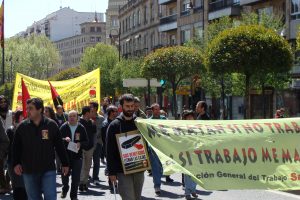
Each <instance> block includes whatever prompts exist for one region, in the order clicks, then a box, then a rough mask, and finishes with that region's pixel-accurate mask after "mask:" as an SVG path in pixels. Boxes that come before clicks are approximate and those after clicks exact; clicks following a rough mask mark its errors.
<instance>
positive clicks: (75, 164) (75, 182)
mask: <svg viewBox="0 0 300 200" xmlns="http://www.w3.org/2000/svg"><path fill="white" fill-rule="evenodd" d="M81 167H82V159H72V158H70V171H69V173H68V175H66V176H64V175H63V174H62V175H61V179H62V184H63V188H62V192H63V193H65V194H66V193H67V192H68V191H69V188H70V186H69V177H70V176H71V177H72V182H71V192H70V198H71V199H73V198H74V199H75V198H77V192H78V186H79V182H80V173H81Z"/></svg>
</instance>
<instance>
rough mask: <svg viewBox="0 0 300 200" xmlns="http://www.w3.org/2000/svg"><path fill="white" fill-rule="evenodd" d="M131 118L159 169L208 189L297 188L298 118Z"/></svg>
mask: <svg viewBox="0 0 300 200" xmlns="http://www.w3.org/2000/svg"><path fill="white" fill-rule="evenodd" d="M136 124H137V127H138V129H139V130H140V131H141V133H142V134H143V136H144V138H145V139H146V140H147V142H148V143H149V144H150V146H151V147H152V148H153V149H154V150H155V151H156V153H157V154H158V156H159V158H160V160H161V162H162V164H163V167H164V173H165V174H170V173H174V172H180V173H184V174H188V175H190V176H191V177H192V178H193V179H194V180H195V181H196V182H197V183H198V184H199V185H200V186H201V187H203V188H205V189H208V190H222V189H275V190H299V189H300V156H299V153H300V118H286V119H268V120H261V119H260V120H224V121H221V120H218V121H213V120H211V121H201V120H180V121H178V120H150V119H137V120H136Z"/></svg>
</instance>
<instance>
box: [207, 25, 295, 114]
mask: <svg viewBox="0 0 300 200" xmlns="http://www.w3.org/2000/svg"><path fill="white" fill-rule="evenodd" d="M205 63H206V66H207V67H208V69H209V70H210V71H212V72H214V73H216V74H221V75H222V74H225V73H241V74H243V75H245V86H246V91H245V95H246V98H245V106H246V108H249V88H250V78H251V77H252V76H254V75H259V74H261V75H266V74H269V73H285V72H287V71H289V70H290V68H291V66H292V63H293V56H292V50H291V47H290V46H289V44H288V43H287V41H286V40H284V39H283V38H282V37H280V36H279V35H278V34H277V33H276V32H275V31H274V30H272V29H267V28H264V27H262V26H259V25H248V26H246V25H242V26H239V27H236V28H232V29H228V30H225V31H223V32H221V33H220V34H219V35H218V36H217V37H216V38H215V39H213V41H212V42H211V43H210V44H209V46H208V50H207V54H206V58H205ZM245 117H246V118H248V117H249V109H246V115H245Z"/></svg>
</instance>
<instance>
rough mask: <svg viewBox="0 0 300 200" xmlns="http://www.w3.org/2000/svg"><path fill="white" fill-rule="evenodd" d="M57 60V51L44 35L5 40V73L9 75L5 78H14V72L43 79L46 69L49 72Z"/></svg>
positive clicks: (57, 62) (58, 58)
mask: <svg viewBox="0 0 300 200" xmlns="http://www.w3.org/2000/svg"><path fill="white" fill-rule="evenodd" d="M1 62H2V60H1ZM59 62H60V56H59V53H58V51H57V49H56V48H55V46H54V45H53V43H52V42H51V41H50V40H49V39H48V38H47V37H46V36H43V35H39V36H37V35H30V36H28V37H26V38H19V37H13V38H10V39H8V40H6V41H5V66H6V69H5V74H9V75H10V76H8V77H6V78H7V80H9V79H10V77H12V79H14V75H15V73H16V72H20V73H22V74H25V75H28V76H31V77H34V78H38V79H44V78H46V77H47V70H48V73H49V72H50V71H51V70H53V69H55V68H56V67H57V66H58V64H59ZM11 72H12V73H11ZM1 73H2V72H1ZM7 80H6V81H7Z"/></svg>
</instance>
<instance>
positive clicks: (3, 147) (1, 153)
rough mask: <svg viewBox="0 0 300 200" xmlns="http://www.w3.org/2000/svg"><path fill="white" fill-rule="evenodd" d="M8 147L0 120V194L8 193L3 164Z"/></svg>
mask: <svg viewBox="0 0 300 200" xmlns="http://www.w3.org/2000/svg"><path fill="white" fill-rule="evenodd" d="M8 146H9V139H8V137H7V135H6V133H5V128H4V125H3V122H2V120H0V194H3V193H6V192H9V183H8V181H7V180H6V178H5V173H4V162H5V159H6V155H7V150H8Z"/></svg>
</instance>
